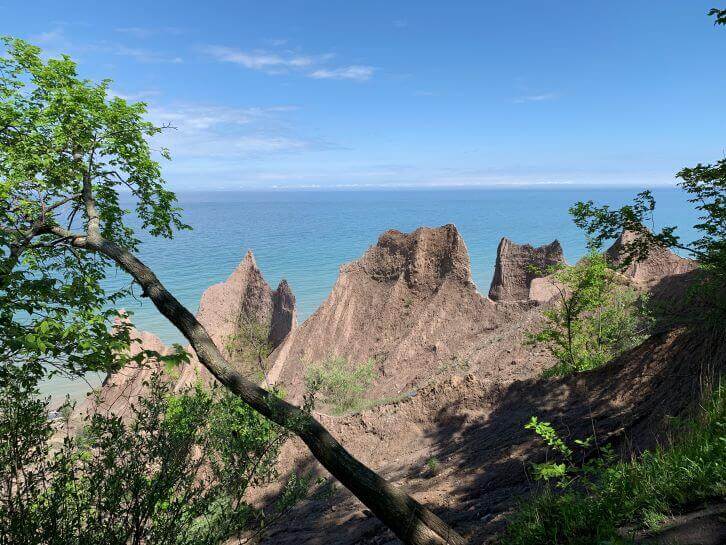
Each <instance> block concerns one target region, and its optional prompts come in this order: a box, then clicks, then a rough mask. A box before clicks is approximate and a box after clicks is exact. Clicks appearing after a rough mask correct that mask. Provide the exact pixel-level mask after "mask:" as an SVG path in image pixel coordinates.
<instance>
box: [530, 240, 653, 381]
mask: <svg viewBox="0 0 726 545" xmlns="http://www.w3.org/2000/svg"><path fill="white" fill-rule="evenodd" d="M550 273H551V281H552V285H553V286H554V288H555V291H556V295H555V301H554V304H553V306H552V308H549V309H547V310H545V311H544V317H545V323H544V325H543V327H542V329H541V330H540V331H539V332H537V333H535V334H533V335H531V336H530V339H529V341H530V342H531V343H545V344H546V345H547V346H548V347H549V349H550V351H551V352H552V355H553V356H555V358H556V359H557V364H556V365H555V366H554V367H552V368H551V369H548V370H547V373H546V374H547V375H564V374H568V373H572V372H579V371H585V370H587V369H593V368H595V367H599V366H600V365H603V364H604V363H607V362H608V361H610V360H611V359H613V358H614V357H616V356H618V355H619V354H621V353H623V352H624V351H625V350H627V349H629V348H632V347H634V346H637V345H638V344H639V343H640V342H642V341H643V340H644V339H645V333H646V331H647V329H648V325H649V319H648V318H649V317H648V316H647V314H646V313H644V312H643V306H644V300H643V298H642V297H641V296H639V295H638V293H637V292H636V291H635V289H633V288H631V287H628V286H625V285H622V283H621V282H619V281H618V277H617V274H616V272H615V271H613V270H612V269H611V268H610V266H609V265H608V262H607V259H606V258H605V256H604V255H603V254H601V253H599V252H597V251H595V250H592V251H590V253H589V254H588V255H587V256H585V257H584V258H583V259H582V260H581V261H580V262H579V263H578V264H577V265H574V266H572V267H560V268H558V269H556V270H554V271H550Z"/></svg>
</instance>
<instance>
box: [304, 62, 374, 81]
mask: <svg viewBox="0 0 726 545" xmlns="http://www.w3.org/2000/svg"><path fill="white" fill-rule="evenodd" d="M374 72H375V68H373V67H372V66H362V65H357V64H356V65H351V66H342V67H340V68H332V69H331V68H320V69H318V70H315V71H314V72H311V73H310V74H309V76H310V77H311V78H315V79H350V80H354V81H366V80H369V79H371V77H372V76H373V73H374Z"/></svg>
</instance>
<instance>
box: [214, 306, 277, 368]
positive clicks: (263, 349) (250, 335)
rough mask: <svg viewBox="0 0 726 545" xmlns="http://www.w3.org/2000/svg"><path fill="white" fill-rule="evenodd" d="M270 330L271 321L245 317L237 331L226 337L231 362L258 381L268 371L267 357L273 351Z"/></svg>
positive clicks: (226, 346) (226, 347)
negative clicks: (263, 321) (262, 321)
mask: <svg viewBox="0 0 726 545" xmlns="http://www.w3.org/2000/svg"><path fill="white" fill-rule="evenodd" d="M269 331H270V325H269V323H261V322H258V321H256V320H253V319H244V320H242V321H241V323H240V324H239V326H238V327H237V331H236V333H234V334H233V335H230V336H229V337H228V338H227V339H226V344H225V349H226V350H227V356H228V357H229V358H230V363H232V364H233V365H234V366H235V367H236V368H237V369H238V370H239V371H240V372H241V373H242V374H244V375H245V376H246V377H248V378H250V379H253V380H255V381H256V382H262V381H263V380H264V378H265V374H266V373H267V358H268V357H269V355H270V354H271V353H272V343H270V339H269V335H268V332H269Z"/></svg>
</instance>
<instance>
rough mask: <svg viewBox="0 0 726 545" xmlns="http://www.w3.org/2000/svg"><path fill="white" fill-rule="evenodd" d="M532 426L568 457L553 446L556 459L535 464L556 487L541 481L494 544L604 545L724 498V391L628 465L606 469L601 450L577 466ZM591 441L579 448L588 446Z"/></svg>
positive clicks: (608, 457) (608, 459)
mask: <svg viewBox="0 0 726 545" xmlns="http://www.w3.org/2000/svg"><path fill="white" fill-rule="evenodd" d="M533 422H536V419H535V420H533ZM539 424H540V427H539V429H538V427H537V426H536V425H535V424H533V423H532V422H530V425H529V427H530V428H531V429H535V431H536V432H538V434H539V435H540V436H542V437H543V438H544V440H545V441H546V442H547V444H549V445H551V446H554V445H558V444H561V445H563V446H564V449H565V450H564V452H565V453H566V452H568V451H569V453H570V454H563V451H562V450H561V449H560V448H558V447H557V446H554V450H555V452H559V458H558V459H556V460H552V461H548V462H545V463H544V464H540V465H538V466H535V476H537V475H539V476H540V480H545V481H551V480H552V479H554V480H555V481H556V482H557V485H556V486H552V485H551V482H547V484H545V485H544V488H543V489H542V490H541V491H540V492H539V493H538V494H536V495H535V496H534V497H533V498H531V499H530V500H527V501H525V502H524V503H523V504H522V505H521V506H520V508H519V510H518V512H516V513H515V514H514V515H513V517H512V518H511V520H510V526H509V528H508V530H507V532H506V533H505V535H504V536H503V537H502V541H501V542H502V543H507V544H513V545H525V544H526V545H544V544H552V545H554V544H557V545H585V544H588V545H589V544H592V543H611V542H613V541H617V539H619V538H618V529H619V528H622V527H623V526H626V525H634V527H635V528H652V527H653V526H654V525H657V524H659V523H660V522H661V521H662V520H663V519H664V518H665V517H667V516H668V515H669V514H670V513H672V511H673V510H674V509H675V508H677V507H678V506H682V505H688V504H693V503H695V502H703V501H707V500H709V499H712V498H723V497H724V496H726V464H724V460H726V440H724V437H726V387H723V386H722V387H720V388H718V389H717V390H716V391H715V393H714V394H713V395H712V396H711V397H710V399H709V400H708V402H707V403H706V404H705V407H704V409H703V411H702V413H701V414H700V415H699V417H698V418H697V419H695V420H694V421H692V422H690V423H688V424H687V425H686V426H685V430H679V431H680V433H679V435H678V440H677V441H673V442H671V443H670V444H667V445H665V446H661V447H658V448H656V449H654V450H651V451H646V452H644V453H643V454H642V455H641V456H640V457H639V458H636V459H633V460H630V461H621V462H617V463H612V461H613V458H614V456H613V455H612V451H610V450H607V449H606V450H605V455H604V456H600V457H598V458H595V459H594V460H592V461H587V460H586V459H585V458H582V459H581V460H580V461H579V462H578V461H576V460H575V457H574V456H573V455H572V451H573V448H571V447H569V446H567V445H564V443H562V442H561V440H560V439H559V437H558V436H557V434H556V433H554V430H552V428H551V426H549V424H547V423H539ZM543 424H544V427H543V426H542V425H543ZM547 428H549V430H548V429H547ZM550 430H551V433H550ZM591 442H592V440H586V441H582V442H580V446H585V447H586V448H588V447H589V446H590V443H591ZM577 447H578V446H577V445H575V448H577ZM556 456H558V455H556ZM558 460H559V461H558ZM552 468H558V469H556V470H554V471H552Z"/></svg>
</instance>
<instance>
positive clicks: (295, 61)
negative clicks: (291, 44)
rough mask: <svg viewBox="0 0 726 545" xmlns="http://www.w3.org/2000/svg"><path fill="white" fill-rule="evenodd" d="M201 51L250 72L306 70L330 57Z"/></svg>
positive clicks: (226, 49)
mask: <svg viewBox="0 0 726 545" xmlns="http://www.w3.org/2000/svg"><path fill="white" fill-rule="evenodd" d="M202 50H203V52H204V53H206V54H208V55H210V56H212V57H214V58H215V59H217V60H218V61H221V62H231V63H233V64H239V65H241V66H244V67H245V68H250V69H252V70H267V69H280V68H291V69H298V68H306V67H309V66H313V65H315V64H318V63H320V62H323V61H325V60H327V59H329V58H331V57H332V55H320V56H317V57H312V56H307V55H300V54H295V53H291V52H286V53H272V52H268V51H264V50H261V49H256V50H253V51H242V50H240V49H235V48H233V47H226V46H219V45H210V46H206V47H204V48H203V49H202Z"/></svg>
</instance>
